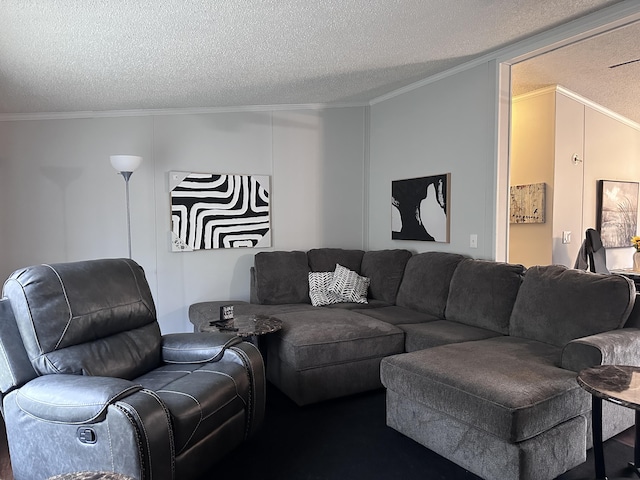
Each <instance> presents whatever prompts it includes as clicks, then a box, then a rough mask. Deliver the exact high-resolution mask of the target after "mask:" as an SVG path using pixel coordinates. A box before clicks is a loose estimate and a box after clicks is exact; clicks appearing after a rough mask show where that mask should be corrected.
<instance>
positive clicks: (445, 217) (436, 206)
mask: <svg viewBox="0 0 640 480" xmlns="http://www.w3.org/2000/svg"><path fill="white" fill-rule="evenodd" d="M450 198H451V174H450V173H445V174H442V175H432V176H429V177H419V178H409V179H406V180H394V181H392V182H391V238H392V239H393V240H422V241H427V242H446V243H449V226H450V220H451V219H450V212H449V204H450Z"/></svg>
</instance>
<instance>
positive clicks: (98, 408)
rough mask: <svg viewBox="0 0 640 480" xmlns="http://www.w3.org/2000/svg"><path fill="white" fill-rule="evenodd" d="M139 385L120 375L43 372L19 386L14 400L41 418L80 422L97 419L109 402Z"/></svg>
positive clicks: (21, 407)
mask: <svg viewBox="0 0 640 480" xmlns="http://www.w3.org/2000/svg"><path fill="white" fill-rule="evenodd" d="M141 389H142V386H141V385H137V384H135V383H133V382H130V381H129V380H124V379H122V378H112V377H92V376H85V375H65V374H57V375H44V376H42V377H38V378H35V379H33V380H32V381H30V382H28V383H27V384H26V385H24V386H23V387H22V388H20V389H19V390H18V391H17V392H16V394H17V396H16V403H17V405H18V406H19V407H20V409H21V410H22V411H24V412H26V413H28V414H29V415H32V416H34V417H37V418H39V419H41V420H46V421H50V422H62V423H76V424H83V423H91V422H95V421H99V420H100V419H101V418H103V417H104V415H106V410H107V407H108V406H109V405H110V404H112V403H114V402H116V401H118V400H120V399H122V398H124V397H127V396H129V395H131V394H132V393H134V392H137V391H139V390H141Z"/></svg>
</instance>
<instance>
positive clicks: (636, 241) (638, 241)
mask: <svg viewBox="0 0 640 480" xmlns="http://www.w3.org/2000/svg"><path fill="white" fill-rule="evenodd" d="M631 245H633V246H634V247H635V248H636V251H638V252H640V236H638V235H636V236H635V237H631Z"/></svg>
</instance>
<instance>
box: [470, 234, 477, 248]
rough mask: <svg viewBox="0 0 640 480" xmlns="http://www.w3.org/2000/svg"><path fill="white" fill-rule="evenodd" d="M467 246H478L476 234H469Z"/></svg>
mask: <svg viewBox="0 0 640 480" xmlns="http://www.w3.org/2000/svg"><path fill="white" fill-rule="evenodd" d="M469 247H471V248H478V235H476V234H475V233H472V234H471V235H469Z"/></svg>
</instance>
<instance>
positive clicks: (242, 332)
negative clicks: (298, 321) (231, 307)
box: [199, 315, 282, 368]
mask: <svg viewBox="0 0 640 480" xmlns="http://www.w3.org/2000/svg"><path fill="white" fill-rule="evenodd" d="M281 328H282V320H279V319H277V318H274V317H271V316H269V315H237V316H235V317H234V318H232V319H231V320H227V321H226V322H220V321H212V322H209V323H205V324H202V325H200V328H199V331H201V332H230V333H235V334H236V335H237V336H239V337H242V338H243V339H245V340H248V341H250V342H251V343H253V344H254V345H255V346H256V347H258V350H260V353H261V354H262V359H263V361H264V364H265V368H266V365H267V346H266V344H265V342H264V341H263V340H262V337H263V336H264V335H267V334H269V333H273V332H277V331H278V330H280V329H281Z"/></svg>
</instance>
